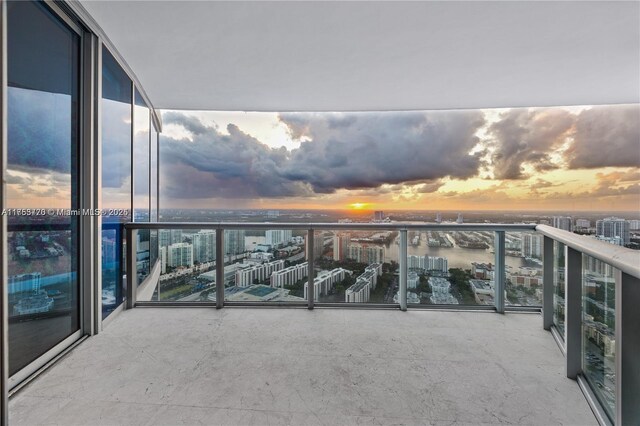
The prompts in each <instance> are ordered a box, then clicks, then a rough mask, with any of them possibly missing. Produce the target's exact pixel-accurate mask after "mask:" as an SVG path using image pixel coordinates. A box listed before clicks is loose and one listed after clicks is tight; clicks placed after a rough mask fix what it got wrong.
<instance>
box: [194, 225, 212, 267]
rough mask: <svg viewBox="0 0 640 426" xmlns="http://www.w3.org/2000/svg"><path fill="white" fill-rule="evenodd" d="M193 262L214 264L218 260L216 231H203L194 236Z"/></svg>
mask: <svg viewBox="0 0 640 426" xmlns="http://www.w3.org/2000/svg"><path fill="white" fill-rule="evenodd" d="M192 244H193V261H194V262H198V263H205V262H212V261H214V260H215V258H216V231H212V230H202V231H200V232H197V233H195V234H193V236H192Z"/></svg>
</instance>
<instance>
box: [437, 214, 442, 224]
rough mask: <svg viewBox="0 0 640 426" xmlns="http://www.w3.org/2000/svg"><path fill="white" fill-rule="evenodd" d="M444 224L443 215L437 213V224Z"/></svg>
mask: <svg viewBox="0 0 640 426" xmlns="http://www.w3.org/2000/svg"><path fill="white" fill-rule="evenodd" d="M441 222H442V215H441V214H440V213H436V223H441Z"/></svg>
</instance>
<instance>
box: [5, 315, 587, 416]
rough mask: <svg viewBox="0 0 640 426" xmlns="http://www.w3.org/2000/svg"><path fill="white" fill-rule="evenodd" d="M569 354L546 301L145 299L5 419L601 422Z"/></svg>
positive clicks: (28, 392)
mask: <svg viewBox="0 0 640 426" xmlns="http://www.w3.org/2000/svg"><path fill="white" fill-rule="evenodd" d="M563 362H564V358H563V356H562V354H561V352H560V350H559V349H558V347H557V345H556V343H555V341H554V340H553V338H552V336H551V334H550V333H548V332H545V331H544V330H543V329H542V319H541V317H540V315H537V314H506V315H499V314H495V313H481V312H435V311H417V310H413V311H411V310H410V311H409V312H400V311H398V310H356V309H352V310H341V309H316V310H314V311H307V310H304V309H242V308H225V309H223V310H219V311H217V310H215V309H213V308H136V309H134V310H131V311H126V312H124V313H122V314H121V315H120V316H119V317H117V318H116V319H114V321H113V322H112V323H111V324H109V326H108V327H107V328H106V330H105V331H104V332H103V333H101V334H99V335H97V336H95V337H92V338H90V339H88V340H87V341H86V342H84V343H82V344H81V345H80V346H78V347H77V348H76V349H74V350H73V351H72V352H71V353H70V354H68V355H67V356H66V357H65V358H64V359H62V360H61V361H60V362H59V363H57V364H56V365H55V366H53V367H52V368H50V369H49V370H48V371H46V372H45V373H44V374H43V375H41V376H40V377H38V378H37V379H36V380H34V381H33V382H32V383H31V384H29V385H28V386H27V387H25V388H24V389H22V390H21V391H20V392H19V393H17V394H16V395H15V396H14V397H13V398H12V399H11V400H10V422H11V424H13V425H19V424H29V425H32V424H59V425H71V424H91V425H93V424H140V425H143V424H146V425H177V424H257V425H263V424H264V425H267V424H269V425H278V424H293V425H302V424H312V425H316V424H324V425H339V424H435V425H452V424H455V425H463V424H505V423H506V424H528V425H531V424H535V425H555V424H563V425H568V424H572V425H596V424H597V422H596V420H595V417H594V416H593V414H592V413H591V410H590V409H589V407H588V405H587V402H586V400H585V398H584V397H583V395H582V393H581V392H580V389H579V388H578V384H577V383H576V382H574V381H572V380H569V379H567V378H566V377H565V375H564V367H563Z"/></svg>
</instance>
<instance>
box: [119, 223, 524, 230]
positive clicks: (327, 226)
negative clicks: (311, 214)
mask: <svg viewBox="0 0 640 426" xmlns="http://www.w3.org/2000/svg"><path fill="white" fill-rule="evenodd" d="M124 226H125V228H130V229H223V230H232V229H264V230H268V229H304V230H309V229H314V230H318V231H323V230H327V231H331V230H340V229H345V230H349V231H359V230H384V231H388V230H394V231H400V230H403V229H406V230H412V229H415V230H423V229H433V230H440V231H462V232H466V231H535V230H536V224H533V223H507V224H504V223H415V222H383V223H359V222H353V223H342V222H340V223H335V222H331V223H328V222H315V223H303V222H129V223H126V224H125V225H124Z"/></svg>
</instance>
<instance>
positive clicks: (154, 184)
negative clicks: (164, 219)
mask: <svg viewBox="0 0 640 426" xmlns="http://www.w3.org/2000/svg"><path fill="white" fill-rule="evenodd" d="M150 165H151V167H150V185H149V187H150V188H149V189H150V191H151V192H150V194H149V202H150V210H149V220H150V221H151V222H157V221H158V132H157V131H156V128H155V125H153V123H152V124H151V157H150ZM157 260H158V231H157V230H153V231H151V232H150V233H149V264H150V266H151V267H153V266H154V265H155V264H156V261H157Z"/></svg>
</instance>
